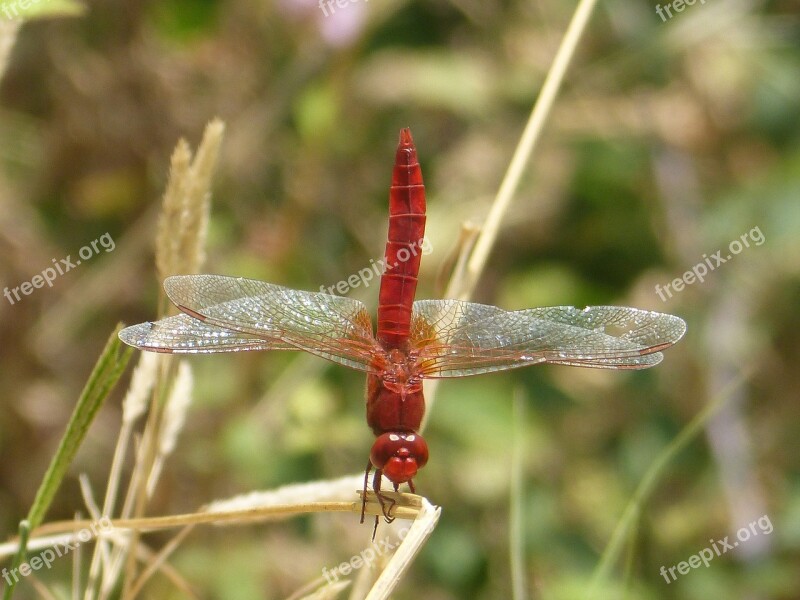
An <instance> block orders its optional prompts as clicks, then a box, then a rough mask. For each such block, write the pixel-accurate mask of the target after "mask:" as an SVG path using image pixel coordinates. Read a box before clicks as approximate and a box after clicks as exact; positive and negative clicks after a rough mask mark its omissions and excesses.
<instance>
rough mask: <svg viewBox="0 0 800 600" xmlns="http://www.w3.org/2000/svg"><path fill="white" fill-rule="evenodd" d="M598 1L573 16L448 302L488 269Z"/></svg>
mask: <svg viewBox="0 0 800 600" xmlns="http://www.w3.org/2000/svg"><path fill="white" fill-rule="evenodd" d="M596 3H597V0H581V2H580V4H579V5H578V8H577V9H576V10H575V13H574V14H573V16H572V20H571V21H570V24H569V27H568V28H567V32H566V33H565V34H564V38H563V39H562V41H561V45H560V46H559V48H558V52H556V56H555V58H554V59H553V64H552V65H551V66H550V70H549V71H548V72H547V77H545V80H544V84H543V85H542V91H541V92H540V93H539V97H538V98H537V100H536V103H535V104H534V106H533V110H532V111H531V115H530V118H529V119H528V123H527V125H526V126H525V130H524V131H523V132H522V137H521V138H520V140H519V144H517V148H516V150H514V155H513V157H512V158H511V162H510V163H509V165H508V170H507V171H506V174H505V176H504V177H503V182H502V183H501V184H500V189H499V190H498V192H497V196H495V199H494V202H493V203H492V207H491V209H490V210H489V214H488V215H487V217H486V223H484V226H483V231H482V232H481V235H480V236H479V237H478V241H477V242H476V244H475V250H474V251H473V253H472V256H471V257H470V259H469V263H468V264H467V272H466V275H465V277H464V281H463V283H461V284H460V289H452V290H449V291H450V292H451V293H452V295H448V298H458V299H460V300H468V299H469V298H470V296H471V295H472V292H473V290H474V289H475V285H476V284H477V283H478V279H479V278H480V276H481V273H482V272H483V269H484V267H485V266H486V261H487V260H488V258H489V253H490V252H491V251H492V247H493V246H494V242H495V240H496V239H497V234H498V232H499V230H500V223H501V221H502V220H503V216H504V215H505V213H506V211H507V210H508V207H509V205H510V204H511V200H512V199H513V197H514V193H515V192H516V191H517V187H518V186H519V182H520V179H521V178H522V173H523V172H524V170H525V168H526V167H527V165H528V163H529V162H530V159H531V156H532V155H533V150H534V148H535V147H536V143H537V142H538V141H539V138H540V136H541V133H542V130H543V129H544V124H545V122H546V121H547V117H548V116H549V115H550V109H552V107H553V103H554V102H555V99H556V95H557V94H558V90H559V88H560V87H561V82H562V81H563V79H564V74H565V73H566V72H567V67H568V66H569V63H570V61H571V60H572V57H573V55H574V54H575V48H577V46H578V42H579V41H580V39H581V36H582V35H583V31H584V30H585V29H586V25H587V23H588V22H589V17H590V16H591V14H592V10H593V9H594V6H595V4H596Z"/></svg>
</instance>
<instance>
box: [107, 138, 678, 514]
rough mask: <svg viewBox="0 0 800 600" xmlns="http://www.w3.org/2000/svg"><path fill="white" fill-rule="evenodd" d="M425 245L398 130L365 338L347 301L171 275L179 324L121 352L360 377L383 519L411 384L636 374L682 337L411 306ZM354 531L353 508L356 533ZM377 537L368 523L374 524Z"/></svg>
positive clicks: (411, 450)
mask: <svg viewBox="0 0 800 600" xmlns="http://www.w3.org/2000/svg"><path fill="white" fill-rule="evenodd" d="M424 233H425V188H424V186H423V183H422V172H421V170H420V166H419V162H418V161H417V150H416V148H415V146H414V141H413V140H412V138H411V132H410V130H409V129H403V130H402V131H401V132H400V143H399V145H398V147H397V154H396V157H395V164H394V171H393V175H392V185H391V188H390V190H389V238H388V241H387V243H386V252H385V262H384V265H388V267H386V271H385V272H384V273H383V274H382V276H381V285H380V293H379V300H378V324H377V332H376V333H373V328H372V322H371V320H370V316H369V313H368V312H367V309H366V307H365V306H364V304H362V303H361V302H359V301H358V300H354V299H352V298H345V297H341V296H334V295H331V294H325V293H320V292H306V291H301V290H293V289H289V288H285V287H281V286H279V285H274V284H272V283H266V282H263V281H255V280H252V279H244V278H241V277H224V276H221V275H177V276H174V277H168V278H167V279H166V280H165V281H164V289H165V290H166V292H167V295H168V296H169V298H170V300H171V301H172V302H173V303H174V304H175V305H176V306H177V307H178V308H179V309H180V310H181V311H182V313H183V314H180V315H177V316H174V317H169V318H166V319H162V320H160V321H157V322H155V323H141V324H139V325H134V326H132V327H128V328H126V329H124V330H122V331H121V332H120V334H119V337H120V338H121V339H122V341H123V342H125V343H127V344H130V345H131V346H135V347H137V348H141V349H142V350H149V351H152V352H170V353H178V354H198V353H211V352H238V351H244V350H305V351H306V352H310V353H311V354H315V355H317V356H320V357H322V358H325V359H327V360H330V361H332V362H335V363H339V364H342V365H344V366H346V367H350V368H351V369H356V370H359V371H364V372H366V374H367V423H368V424H369V426H370V427H371V428H372V431H373V433H374V434H375V436H376V438H377V439H376V440H375V442H374V444H373V445H372V451H371V452H370V457H369V462H368V463H367V469H366V472H365V474H364V491H365V494H364V498H365V500H364V502H366V490H367V485H368V479H369V474H370V472H371V470H372V469H373V468H374V469H375V474H374V476H373V479H372V488H373V490H374V491H375V493H376V495H377V497H378V499H379V501H380V503H381V506H382V507H383V508H384V510H383V513H384V517H385V518H387V520H388V519H390V518H391V517H390V511H391V505H392V504H393V503H392V502H391V501H389V502H390V503H391V504H389V510H388V511H387V510H386V505H385V504H384V499H385V496H382V495H381V475H385V476H386V478H387V479H389V481H391V482H392V483H393V485H394V489H395V491H397V489H398V487H399V486H400V484H403V483H407V484H408V486H409V488H410V490H411V491H412V492H414V491H415V490H414V483H413V478H414V476H415V475H416V474H417V471H418V470H419V469H420V468H422V467H423V466H424V465H425V463H427V462H428V446H427V444H426V443H425V440H424V439H423V437H422V436H421V435H420V433H419V429H420V424H421V422H422V417H423V414H424V412H425V400H424V398H423V395H422V381H423V380H424V379H428V378H442V377H465V376H467V375H477V374H479V373H490V372H492V371H503V370H506V369H514V368H517V367H524V366H527V365H535V364H540V363H551V364H562V365H572V366H579V367H599V368H607V369H645V368H647V367H652V366H653V365H656V364H658V363H659V362H661V359H662V355H661V352H660V351H661V350H664V349H665V348H668V347H669V346H671V345H672V344H674V343H675V342H677V341H678V340H679V339H680V338H681V336H683V334H684V332H685V331H686V324H685V323H684V322H683V320H682V319H680V318H678V317H675V316H672V315H668V314H663V313H658V312H650V311H646V310H639V309H636V308H623V307H618V306H589V307H586V308H582V309H579V308H574V307H571V306H555V307H549V308H530V309H526V310H518V311H512V312H508V311H505V310H502V309H500V308H497V307H496V306H487V305H484V304H475V303H472V302H462V301H459V300H417V301H416V302H415V301H414V294H415V291H416V287H417V274H418V272H419V263H420V258H421V255H420V253H419V252H418V248H419V247H421V245H422V242H423V239H424V238H423V236H424ZM363 520H364V512H363V508H362V514H361V521H362V522H363ZM376 525H377V517H376Z"/></svg>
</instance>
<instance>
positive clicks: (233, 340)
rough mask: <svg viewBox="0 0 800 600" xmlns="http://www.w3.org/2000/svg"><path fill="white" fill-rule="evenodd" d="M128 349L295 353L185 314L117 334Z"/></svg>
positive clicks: (286, 346)
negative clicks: (283, 351)
mask: <svg viewBox="0 0 800 600" xmlns="http://www.w3.org/2000/svg"><path fill="white" fill-rule="evenodd" d="M119 338H120V339H121V340H122V341H123V342H125V343H126V344H128V345H130V346H136V347H137V348H141V349H142V350H148V351H150V352H167V353H172V354H203V353H213V352H242V351H246V350H297V348H295V347H294V346H291V345H289V344H287V343H284V342H282V341H280V340H265V339H260V338H257V337H254V336H250V335H247V334H244V333H239V332H237V331H231V330H229V329H222V328H221V327H215V326H213V325H207V324H206V323H203V322H202V321H199V320H198V319H196V318H194V317H190V316H189V315H183V314H182V315H176V316H174V317H168V318H166V319H161V320H160V321H156V322H154V323H139V324H138V325H132V326H131V327H126V328H125V329H123V330H122V331H120V332H119Z"/></svg>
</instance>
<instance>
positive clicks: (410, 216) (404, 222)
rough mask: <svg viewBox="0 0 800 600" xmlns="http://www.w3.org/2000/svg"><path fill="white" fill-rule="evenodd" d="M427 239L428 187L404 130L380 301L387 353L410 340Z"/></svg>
mask: <svg viewBox="0 0 800 600" xmlns="http://www.w3.org/2000/svg"><path fill="white" fill-rule="evenodd" d="M424 235H425V186H424V185H423V182H422V171H421V169H420V166H419V161H418V160H417V149H416V147H415V146H414V140H413V139H412V138H411V131H409V130H408V129H403V130H402V131H401V132H400V143H399V145H398V146H397V154H396V156H395V163H394V170H393V171H392V187H391V188H390V189H389V236H388V241H387V242H386V252H385V268H386V270H385V272H384V274H383V276H382V277H381V288H380V293H379V297H378V330H377V337H378V340H379V341H380V342H381V343H382V344H383V346H384V347H385V348H387V349H391V348H402V347H403V346H404V345H405V344H406V342H407V340H408V336H409V327H410V323H411V306H412V304H413V303H414V294H415V293H416V290H417V275H418V274H419V263H420V259H421V258H422V239H423V237H424Z"/></svg>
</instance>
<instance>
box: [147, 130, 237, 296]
mask: <svg viewBox="0 0 800 600" xmlns="http://www.w3.org/2000/svg"><path fill="white" fill-rule="evenodd" d="M224 131H225V125H224V124H223V123H222V121H220V120H219V119H215V120H213V121H212V122H211V123H209V124H208V126H207V127H206V130H205V133H204V135H203V140H202V142H201V143H200V147H199V148H198V150H197V154H196V155H195V157H194V160H192V154H191V150H190V149H189V144H188V143H187V142H186V141H185V140H180V142H178V145H177V147H176V148H175V151H174V152H173V154H172V161H171V165H170V176H169V181H168V183H167V189H166V191H165V192H164V201H163V209H162V213H161V218H160V219H159V223H158V233H157V236H156V268H157V271H158V277H159V281H163V280H164V279H165V278H167V277H169V276H170V275H177V274H181V273H197V272H199V269H200V268H201V267H202V265H203V263H204V262H205V243H206V235H207V232H208V218H209V212H210V203H211V180H212V178H213V175H214V170H215V168H216V164H217V157H218V155H219V148H220V145H221V144H222V134H223V132H224Z"/></svg>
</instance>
